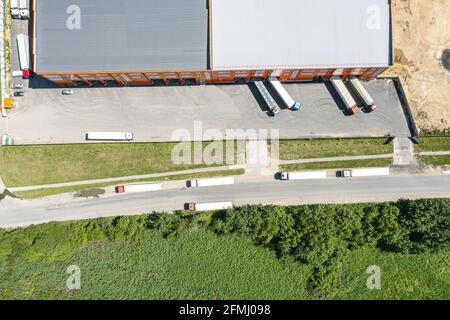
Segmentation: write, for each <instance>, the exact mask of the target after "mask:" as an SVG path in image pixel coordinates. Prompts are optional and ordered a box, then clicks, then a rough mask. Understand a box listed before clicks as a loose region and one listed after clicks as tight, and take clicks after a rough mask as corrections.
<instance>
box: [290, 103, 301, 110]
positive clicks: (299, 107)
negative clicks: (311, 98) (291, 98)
mask: <svg viewBox="0 0 450 320" xmlns="http://www.w3.org/2000/svg"><path fill="white" fill-rule="evenodd" d="M301 108H302V105H301V103H300V102H296V103H294V105H293V106H292V107H291V110H292V111H298V110H300V109H301Z"/></svg>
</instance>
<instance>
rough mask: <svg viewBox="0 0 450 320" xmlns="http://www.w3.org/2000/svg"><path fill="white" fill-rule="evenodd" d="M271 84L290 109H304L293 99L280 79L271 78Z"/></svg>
mask: <svg viewBox="0 0 450 320" xmlns="http://www.w3.org/2000/svg"><path fill="white" fill-rule="evenodd" d="M269 83H270V85H271V86H272V88H273V89H274V90H275V91H276V92H277V94H278V95H279V96H280V98H281V100H283V102H284V103H285V104H286V106H287V107H288V108H289V109H291V110H294V111H297V110H300V108H301V107H302V106H301V104H300V102H297V101H295V100H294V99H292V97H291V95H290V94H289V93H288V92H287V91H286V89H285V88H284V87H283V85H282V84H281V82H280V81H279V80H278V78H276V77H270V78H269Z"/></svg>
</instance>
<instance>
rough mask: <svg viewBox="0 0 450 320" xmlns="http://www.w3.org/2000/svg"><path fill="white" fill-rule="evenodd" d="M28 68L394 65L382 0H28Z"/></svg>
mask: <svg viewBox="0 0 450 320" xmlns="http://www.w3.org/2000/svg"><path fill="white" fill-rule="evenodd" d="M33 26H34V27H33V33H34V35H33V52H32V53H33V71H34V72H35V73H36V74H38V75H40V76H42V77H44V78H47V79H48V80H50V81H52V82H54V83H56V84H60V85H76V84H78V83H87V84H92V83H94V82H101V83H104V84H108V83H109V82H112V81H113V82H117V83H119V84H121V85H127V84H152V83H154V82H156V81H157V82H163V83H165V84H168V83H170V82H171V81H175V82H177V83H181V84H183V83H184V82H185V81H186V80H188V79H189V80H192V81H195V82H196V83H208V82H217V83H219V82H234V81H237V80H242V79H244V80H246V81H250V80H251V79H253V78H268V77H270V76H276V77H278V78H279V79H280V80H282V81H309V80H313V79H315V78H316V77H324V78H326V79H327V78H329V77H331V76H333V75H340V76H342V77H346V76H348V75H358V76H361V77H365V78H369V79H370V78H374V77H376V76H377V75H379V74H381V73H382V72H383V71H385V70H386V69H387V68H388V67H389V66H391V65H392V60H393V53H392V30H391V28H392V22H391V8H390V1H389V0H339V1H336V0H302V1H298V0H277V1H273V0H209V1H208V0H95V1H92V0H35V1H33Z"/></svg>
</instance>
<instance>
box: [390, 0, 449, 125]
mask: <svg viewBox="0 0 450 320" xmlns="http://www.w3.org/2000/svg"><path fill="white" fill-rule="evenodd" d="M392 14H393V19H394V53H395V66H394V67H393V68H392V69H391V70H390V71H388V72H387V74H388V75H389V74H390V75H398V76H400V78H401V79H402V82H403V84H404V87H405V91H406V94H407V95H408V99H409V101H410V104H411V107H412V108H413V112H414V113H415V114H414V115H415V117H416V121H417V125H418V127H419V128H421V129H426V130H450V103H449V101H450V89H449V88H450V72H449V70H450V50H449V48H450V0H434V1H424V0H393V2H392Z"/></svg>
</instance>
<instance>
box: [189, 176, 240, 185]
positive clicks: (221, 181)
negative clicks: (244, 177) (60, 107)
mask: <svg viewBox="0 0 450 320" xmlns="http://www.w3.org/2000/svg"><path fill="white" fill-rule="evenodd" d="M231 184H234V177H224V178H211V179H197V180H188V181H187V186H188V187H189V188H199V187H212V186H223V185H231Z"/></svg>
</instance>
